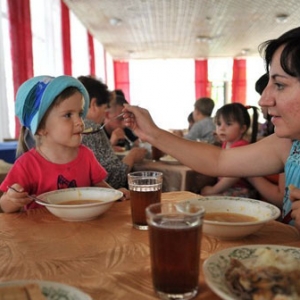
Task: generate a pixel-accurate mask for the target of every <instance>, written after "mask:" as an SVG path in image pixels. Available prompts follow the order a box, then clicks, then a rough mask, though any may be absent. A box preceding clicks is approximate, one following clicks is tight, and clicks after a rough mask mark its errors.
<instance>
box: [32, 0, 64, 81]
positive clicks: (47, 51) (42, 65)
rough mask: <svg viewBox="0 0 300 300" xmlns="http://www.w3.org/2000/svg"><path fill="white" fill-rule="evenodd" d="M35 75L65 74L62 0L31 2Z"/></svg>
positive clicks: (35, 0) (33, 0)
mask: <svg viewBox="0 0 300 300" xmlns="http://www.w3.org/2000/svg"><path fill="white" fill-rule="evenodd" d="M30 10H31V30H32V47H33V67H34V75H35V76H36V75H51V76H59V75H62V74H63V64H62V42H61V19H60V15H61V13H60V0H51V1H48V0H30Z"/></svg>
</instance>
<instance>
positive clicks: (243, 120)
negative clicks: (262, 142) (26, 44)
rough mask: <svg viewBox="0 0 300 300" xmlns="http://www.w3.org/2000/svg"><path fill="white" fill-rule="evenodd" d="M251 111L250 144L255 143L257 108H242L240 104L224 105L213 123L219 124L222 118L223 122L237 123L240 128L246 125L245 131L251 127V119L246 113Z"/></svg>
mask: <svg viewBox="0 0 300 300" xmlns="http://www.w3.org/2000/svg"><path fill="white" fill-rule="evenodd" d="M250 108H252V109H253V119H252V133H251V140H250V143H254V142H256V138H257V131H258V112H257V107H255V106H244V105H243V104H241V103H237V102H235V103H229V104H225V105H224V106H222V107H221V108H219V109H218V110H217V113H216V116H215V123H219V121H220V118H221V117H222V118H223V119H224V121H225V122H230V121H231V122H232V121H234V122H238V123H239V124H240V125H241V126H244V125H246V128H247V129H246V131H245V133H246V132H247V130H248V129H249V127H250V125H251V118H250V115H249V113H248V109H250Z"/></svg>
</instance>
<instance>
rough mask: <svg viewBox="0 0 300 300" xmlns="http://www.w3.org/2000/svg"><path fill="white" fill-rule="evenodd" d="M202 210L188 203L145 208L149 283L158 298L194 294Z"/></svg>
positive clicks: (166, 203) (197, 271) (196, 288)
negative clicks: (147, 226)
mask: <svg viewBox="0 0 300 300" xmlns="http://www.w3.org/2000/svg"><path fill="white" fill-rule="evenodd" d="M204 211H205V210H204V208H203V207H202V206H200V204H197V203H196V204H191V203H189V202H180V203H178V202H177V203H176V202H163V203H158V204H152V205H150V206H148V207H147V209H146V215H147V222H148V225H149V241H150V254H151V270H152V281H153V286H154V289H155V291H156V292H157V294H158V296H159V297H160V298H161V299H173V300H174V299H185V300H187V299H191V298H193V297H195V296H196V295H197V292H198V285H199V264H200V244H201V235H202V222H203V217H204Z"/></svg>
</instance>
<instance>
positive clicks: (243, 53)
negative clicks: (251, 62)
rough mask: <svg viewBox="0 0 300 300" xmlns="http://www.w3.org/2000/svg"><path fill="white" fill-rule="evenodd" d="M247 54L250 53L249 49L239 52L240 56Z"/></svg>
mask: <svg viewBox="0 0 300 300" xmlns="http://www.w3.org/2000/svg"><path fill="white" fill-rule="evenodd" d="M249 52H250V49H249V48H244V49H242V50H241V54H242V55H247V54H248V53H249Z"/></svg>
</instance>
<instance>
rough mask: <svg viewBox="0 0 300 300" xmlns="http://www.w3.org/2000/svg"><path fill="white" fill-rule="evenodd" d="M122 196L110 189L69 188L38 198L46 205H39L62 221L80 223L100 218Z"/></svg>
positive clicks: (120, 193)
mask: <svg viewBox="0 0 300 300" xmlns="http://www.w3.org/2000/svg"><path fill="white" fill-rule="evenodd" d="M122 196H123V193H122V192H120V191H118V190H115V189H110V188H100V187H82V188H68V189H61V190H56V191H52V192H48V193H44V194H41V195H39V196H38V198H40V199H41V200H43V201H46V203H45V202H41V201H37V203H39V204H40V205H43V206H45V207H46V208H47V209H48V210H49V211H50V212H51V213H52V214H53V215H55V216H57V217H59V218H60V219H62V220H65V221H73V222H79V221H89V220H93V219H95V218H97V217H99V216H100V215H102V214H103V213H104V212H106V211H107V210H108V209H109V208H110V207H111V206H112V205H113V204H114V202H115V201H116V200H118V199H120V198H122Z"/></svg>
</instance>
